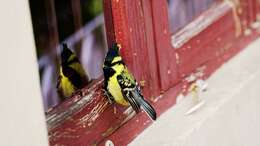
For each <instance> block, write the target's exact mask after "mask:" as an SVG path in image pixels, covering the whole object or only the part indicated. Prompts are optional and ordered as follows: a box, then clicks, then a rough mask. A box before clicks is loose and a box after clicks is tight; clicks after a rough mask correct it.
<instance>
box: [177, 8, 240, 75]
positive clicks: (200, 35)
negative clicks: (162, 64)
mask: <svg viewBox="0 0 260 146" xmlns="http://www.w3.org/2000/svg"><path fill="white" fill-rule="evenodd" d="M211 9H216V10H208V12H205V13H203V14H202V15H201V16H200V17H198V20H201V21H200V23H198V24H196V26H195V25H192V23H194V22H192V23H191V24H189V25H188V26H187V27H185V28H184V30H185V29H186V30H187V32H193V33H195V36H194V35H193V34H188V35H192V36H193V38H191V39H190V40H188V41H187V42H186V43H185V44H184V45H183V46H182V47H181V48H179V49H177V51H176V53H177V54H178V56H179V60H178V70H179V74H180V76H181V77H185V76H187V75H188V74H190V73H191V72H192V71H194V69H195V68H196V67H197V66H199V65H200V64H203V63H204V62H207V61H208V60H210V59H212V57H213V56H214V55H215V53H216V52H217V50H218V49H220V48H222V47H224V46H225V45H226V43H228V42H229V41H232V39H235V38H236V25H235V21H234V19H231V18H232V17H233V11H232V8H231V7H230V6H229V5H223V6H222V4H220V6H216V7H212V8H211ZM217 13H220V14H217ZM213 15H214V16H215V15H219V16H220V17H216V18H215V19H218V21H212V22H211V24H210V25H209V26H207V28H205V29H203V30H202V31H198V32H197V31H195V30H196V29H198V28H200V27H203V26H204V25H203V24H204V23H206V22H210V20H209V19H211V18H214V16H213ZM195 21H196V20H195ZM223 25H225V27H222V26H223ZM193 26H194V27H193ZM192 27H193V28H192ZM227 32H228V33H227ZM184 33H185V31H183V34H181V35H184ZM223 34H225V35H223ZM177 35H180V34H177ZM175 41H177V40H175ZM213 45H215V46H213Z"/></svg>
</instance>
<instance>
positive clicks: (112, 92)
mask: <svg viewBox="0 0 260 146" xmlns="http://www.w3.org/2000/svg"><path fill="white" fill-rule="evenodd" d="M120 48H121V46H120V45H118V44H116V43H114V44H113V45H112V48H110V49H109V51H108V53H107V55H106V58H105V62H104V65H103V72H104V78H105V81H104V84H105V85H104V88H105V91H106V95H107V96H108V98H109V100H110V101H114V102H116V103H118V104H120V105H123V106H129V105H131V107H132V108H133V109H134V111H135V112H136V113H138V112H140V110H141V108H142V109H143V110H144V111H145V112H146V113H147V114H148V115H149V116H150V118H152V119H153V120H156V111H155V110H154V108H153V107H152V106H151V105H150V104H149V103H148V102H147V101H146V100H145V99H144V97H143V95H142V93H141V90H140V87H139V85H138V83H137V82H136V80H135V78H134V76H133V75H132V74H131V73H130V72H129V71H128V69H127V67H126V65H125V63H124V62H123V59H122V57H121V56H120V53H119V49H120Z"/></svg>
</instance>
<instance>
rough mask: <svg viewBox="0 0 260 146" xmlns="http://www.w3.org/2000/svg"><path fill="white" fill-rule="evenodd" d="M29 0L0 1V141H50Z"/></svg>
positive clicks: (38, 144)
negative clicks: (42, 99) (41, 93)
mask: <svg viewBox="0 0 260 146" xmlns="http://www.w3.org/2000/svg"><path fill="white" fill-rule="evenodd" d="M39 86H40V84H39V75H38V66H37V62H36V50H35V47H34V40H33V32H32V25H31V19H30V11H29V5H28V1H27V0H5V1H3V0H2V1H1V4H0V100H1V101H0V116H1V118H0V145H1V146H45V145H48V140H47V132H46V125H45V118H44V113H43V105H42V101H41V95H40V87H39Z"/></svg>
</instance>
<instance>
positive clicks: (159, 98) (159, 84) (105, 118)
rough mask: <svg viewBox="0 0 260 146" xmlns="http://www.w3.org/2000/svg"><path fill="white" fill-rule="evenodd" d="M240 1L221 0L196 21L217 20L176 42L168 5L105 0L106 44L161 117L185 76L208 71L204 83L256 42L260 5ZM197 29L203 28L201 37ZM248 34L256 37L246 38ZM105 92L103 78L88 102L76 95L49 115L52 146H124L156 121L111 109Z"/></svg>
mask: <svg viewBox="0 0 260 146" xmlns="http://www.w3.org/2000/svg"><path fill="white" fill-rule="evenodd" d="M238 2H239V3H237V5H235V4H236V3H232V2H227V1H219V2H218V4H217V5H216V6H214V7H211V8H210V9H209V10H207V11H206V12H204V13H203V14H201V15H200V16H199V17H201V16H202V17H205V20H206V19H207V20H208V19H211V17H213V15H214V16H215V17H213V18H214V20H209V23H207V24H204V23H203V22H200V21H198V22H197V21H196V20H195V21H193V22H191V23H190V24H189V25H187V26H186V27H185V28H183V29H182V30H181V31H179V32H178V33H176V34H174V35H173V36H171V34H170V32H169V24H168V5H167V1H166V0H104V16H105V23H106V34H107V40H108V46H110V45H111V43H112V42H114V41H117V42H119V43H121V44H122V48H123V49H122V51H121V53H122V55H123V58H124V60H125V62H126V64H127V66H128V67H129V69H130V70H131V71H132V72H133V74H134V75H135V77H136V78H137V80H138V81H139V82H140V84H141V85H142V88H143V91H144V95H145V97H146V98H148V99H149V100H150V102H151V103H152V104H153V105H154V107H155V109H156V111H157V113H158V115H160V114H161V113H162V112H164V111H165V110H166V109H168V108H169V107H171V106H172V105H173V104H175V100H176V96H177V94H179V93H180V92H183V85H184V84H187V83H186V82H185V78H186V77H187V76H189V75H190V74H192V73H193V72H196V71H198V69H200V68H201V67H203V66H205V69H204V70H203V76H201V78H206V77H208V76H209V75H210V74H211V73H212V72H213V71H214V70H216V69H217V67H218V66H220V65H221V64H222V63H223V62H225V61H226V60H227V59H229V58H230V57H231V56H233V55H234V54H236V53H237V52H238V51H239V50H241V49H242V48H243V47H244V46H245V45H246V44H247V43H249V42H250V41H251V40H252V39H254V38H256V36H257V35H256V31H254V30H253V29H251V26H250V24H252V23H253V22H254V21H255V20H256V17H257V15H256V14H257V13H258V12H259V10H260V6H259V3H258V2H257V1H256V0H250V2H248V3H247V1H246V0H240V1H238ZM243 2H244V3H243ZM252 4H254V5H252ZM256 4H258V5H256ZM252 7H254V9H251V8H252ZM238 21H239V22H238ZM243 21H246V22H247V23H240V22H243ZM194 23H196V24H198V25H201V26H203V25H205V26H206V27H205V28H203V29H201V30H197V31H196V29H197V28H196V27H194V26H193V25H192V24H194ZM223 25H224V26H225V27H223ZM240 27H241V28H240ZM194 29H195V30H194ZM249 29H251V30H252V31H253V32H252V35H244V32H245V31H247V30H249ZM191 30H192V31H191ZM185 35H186V36H185ZM178 36H179V37H178ZM180 36H184V39H183V37H180ZM172 39H174V43H173V44H172V43H171V42H172ZM198 40H200V41H198ZM235 41H236V42H239V43H235ZM176 42H180V43H181V45H180V44H178V43H177V44H176ZM173 46H175V47H173ZM102 86H103V78H100V79H99V80H96V81H95V82H93V83H92V84H91V85H89V86H88V87H86V88H84V89H82V91H81V93H80V94H82V95H83V97H81V96H80V94H77V93H76V94H75V95H74V96H73V97H72V98H70V99H69V100H67V101H65V102H64V103H62V104H60V105H59V106H58V107H55V108H54V109H52V110H50V111H49V112H48V114H47V123H48V131H49V141H50V144H51V145H56V144H57V145H103V144H104V142H105V141H106V140H108V139H109V140H112V141H113V142H114V144H115V145H126V144H128V143H129V142H130V141H131V140H132V139H133V138H134V137H136V136H137V135H138V133H140V132H141V131H142V130H143V129H145V128H146V127H147V126H148V125H150V124H151V123H152V121H151V120H150V119H149V118H148V117H147V116H146V115H145V114H144V113H140V114H138V115H135V113H134V112H133V110H131V108H124V107H120V106H118V105H110V104H109V103H108V101H107V99H106V97H104V95H103V92H102ZM184 92H185V91H184ZM115 109H116V110H115Z"/></svg>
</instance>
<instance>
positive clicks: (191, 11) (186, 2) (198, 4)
mask: <svg viewBox="0 0 260 146" xmlns="http://www.w3.org/2000/svg"><path fill="white" fill-rule="evenodd" d="M214 1H216V0H168V13H169V22H170V31H171V32H172V33H174V32H176V31H178V30H179V29H181V28H182V27H184V26H185V25H186V24H188V23H189V22H191V21H192V19H194V18H195V17H196V16H198V15H199V14H201V13H202V12H203V11H205V10H207V9H208V8H209V7H210V6H211V5H212V4H213V2H214Z"/></svg>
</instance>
